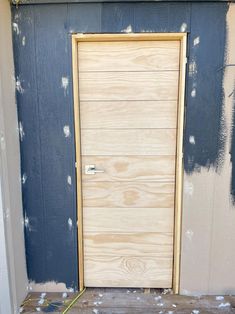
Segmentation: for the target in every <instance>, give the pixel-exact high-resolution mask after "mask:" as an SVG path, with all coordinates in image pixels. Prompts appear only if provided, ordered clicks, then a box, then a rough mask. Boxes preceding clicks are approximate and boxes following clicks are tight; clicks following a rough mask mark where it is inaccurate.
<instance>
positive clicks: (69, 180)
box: [67, 176, 72, 185]
mask: <svg viewBox="0 0 235 314" xmlns="http://www.w3.org/2000/svg"><path fill="white" fill-rule="evenodd" d="M67 182H68V184H69V185H72V178H71V176H67Z"/></svg>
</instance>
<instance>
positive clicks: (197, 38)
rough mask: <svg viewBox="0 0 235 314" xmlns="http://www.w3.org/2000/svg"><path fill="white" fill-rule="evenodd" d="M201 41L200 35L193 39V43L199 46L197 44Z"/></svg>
mask: <svg viewBox="0 0 235 314" xmlns="http://www.w3.org/2000/svg"><path fill="white" fill-rule="evenodd" d="M199 43H200V37H199V36H197V37H195V38H194V40H193V45H194V46H197V45H199Z"/></svg>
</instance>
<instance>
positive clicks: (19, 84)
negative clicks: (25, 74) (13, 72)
mask: <svg viewBox="0 0 235 314" xmlns="http://www.w3.org/2000/svg"><path fill="white" fill-rule="evenodd" d="M16 90H17V92H19V93H20V94H23V93H24V89H23V87H22V85H21V81H20V79H19V77H18V76H17V78H16Z"/></svg>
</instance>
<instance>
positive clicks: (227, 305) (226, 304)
mask: <svg viewBox="0 0 235 314" xmlns="http://www.w3.org/2000/svg"><path fill="white" fill-rule="evenodd" d="M230 305H231V304H230V303H229V302H226V303H220V305H219V306H218V308H224V307H229V306H230Z"/></svg>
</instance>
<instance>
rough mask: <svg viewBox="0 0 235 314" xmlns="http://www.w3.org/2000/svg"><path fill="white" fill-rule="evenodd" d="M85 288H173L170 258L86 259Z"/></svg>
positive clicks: (96, 257) (94, 257)
mask: <svg viewBox="0 0 235 314" xmlns="http://www.w3.org/2000/svg"><path fill="white" fill-rule="evenodd" d="M84 276H85V282H86V286H87V287H139V288H140V287H150V288H151V287H153V288H158V287H159V288H167V287H171V285H172V258H156V257H143V256H105V255H102V256H93V257H91V256H86V255H85V268H84Z"/></svg>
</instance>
